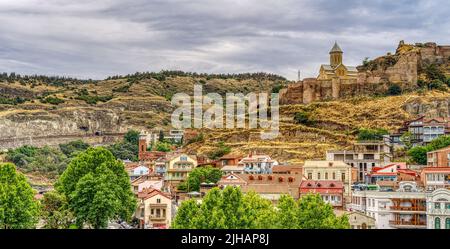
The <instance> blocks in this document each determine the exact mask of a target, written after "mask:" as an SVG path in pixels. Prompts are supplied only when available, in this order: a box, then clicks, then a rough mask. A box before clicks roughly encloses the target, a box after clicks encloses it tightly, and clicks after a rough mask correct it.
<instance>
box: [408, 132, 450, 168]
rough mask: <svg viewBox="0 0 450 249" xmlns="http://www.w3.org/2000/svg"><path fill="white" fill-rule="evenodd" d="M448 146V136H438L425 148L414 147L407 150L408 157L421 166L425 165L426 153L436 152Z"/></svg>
mask: <svg viewBox="0 0 450 249" xmlns="http://www.w3.org/2000/svg"><path fill="white" fill-rule="evenodd" d="M447 146H450V136H440V137H438V138H435V139H433V140H432V141H431V142H430V143H429V144H428V145H426V146H415V147H413V148H411V149H410V150H408V153H407V154H408V156H410V157H411V159H412V160H413V161H414V162H416V163H418V164H421V165H426V164H427V152H430V151H433V150H438V149H442V148H445V147H447Z"/></svg>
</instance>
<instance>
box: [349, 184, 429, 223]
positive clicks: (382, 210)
mask: <svg viewBox="0 0 450 249" xmlns="http://www.w3.org/2000/svg"><path fill="white" fill-rule="evenodd" d="M350 208H351V210H352V211H360V212H363V213H365V214H366V215H368V216H370V217H372V218H375V221H376V222H375V225H376V228H377V229H397V228H409V229H411V228H426V227H427V223H426V198H425V192H421V191H419V190H418V189H417V188H416V184H415V182H401V184H400V186H399V190H398V191H397V192H380V191H354V192H353V195H352V204H351V205H350Z"/></svg>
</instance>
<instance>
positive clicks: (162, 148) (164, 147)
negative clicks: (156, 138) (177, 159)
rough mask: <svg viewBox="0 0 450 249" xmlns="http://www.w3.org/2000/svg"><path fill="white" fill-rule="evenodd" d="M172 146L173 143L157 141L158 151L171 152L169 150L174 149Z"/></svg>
mask: <svg viewBox="0 0 450 249" xmlns="http://www.w3.org/2000/svg"><path fill="white" fill-rule="evenodd" d="M170 147H171V145H170V144H169V143H166V142H157V143H156V150H157V151H162V152H169V151H171V150H172V149H171V148H170Z"/></svg>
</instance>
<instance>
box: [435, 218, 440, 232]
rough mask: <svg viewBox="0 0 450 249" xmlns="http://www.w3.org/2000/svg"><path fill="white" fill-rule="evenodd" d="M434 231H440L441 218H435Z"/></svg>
mask: <svg viewBox="0 0 450 249" xmlns="http://www.w3.org/2000/svg"><path fill="white" fill-rule="evenodd" d="M434 229H441V218H439V217H436V219H434Z"/></svg>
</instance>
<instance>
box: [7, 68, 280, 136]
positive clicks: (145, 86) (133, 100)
mask: <svg viewBox="0 0 450 249" xmlns="http://www.w3.org/2000/svg"><path fill="white" fill-rule="evenodd" d="M286 82H287V80H286V79H284V78H283V77H280V76H276V75H270V74H264V73H256V74H237V75H204V74H188V73H182V72H169V71H167V72H166V71H164V72H161V73H137V74H133V75H127V76H114V77H110V78H108V79H105V80H100V81H92V80H87V81H78V80H73V79H65V78H52V79H48V78H45V77H28V76H25V77H20V76H15V75H14V76H13V77H11V76H9V77H7V76H5V75H3V77H0V130H1V131H2V134H1V135H2V136H1V138H2V139H15V138H23V137H37V136H54V137H57V136H60V135H67V134H79V135H86V134H94V133H95V132H102V133H120V132H126V131H127V130H128V129H131V128H133V129H137V130H141V129H160V128H168V126H169V125H170V113H171V112H172V111H173V107H172V106H171V103H170V98H171V96H172V95H173V94H175V93H178V92H184V93H188V94H192V92H193V87H194V84H201V85H202V86H203V91H204V92H217V93H220V94H224V93H225V92H243V93H248V92H250V91H255V92H261V91H262V92H267V91H271V90H272V88H273V87H274V86H278V85H280V86H282V85H284V84H286Z"/></svg>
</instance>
